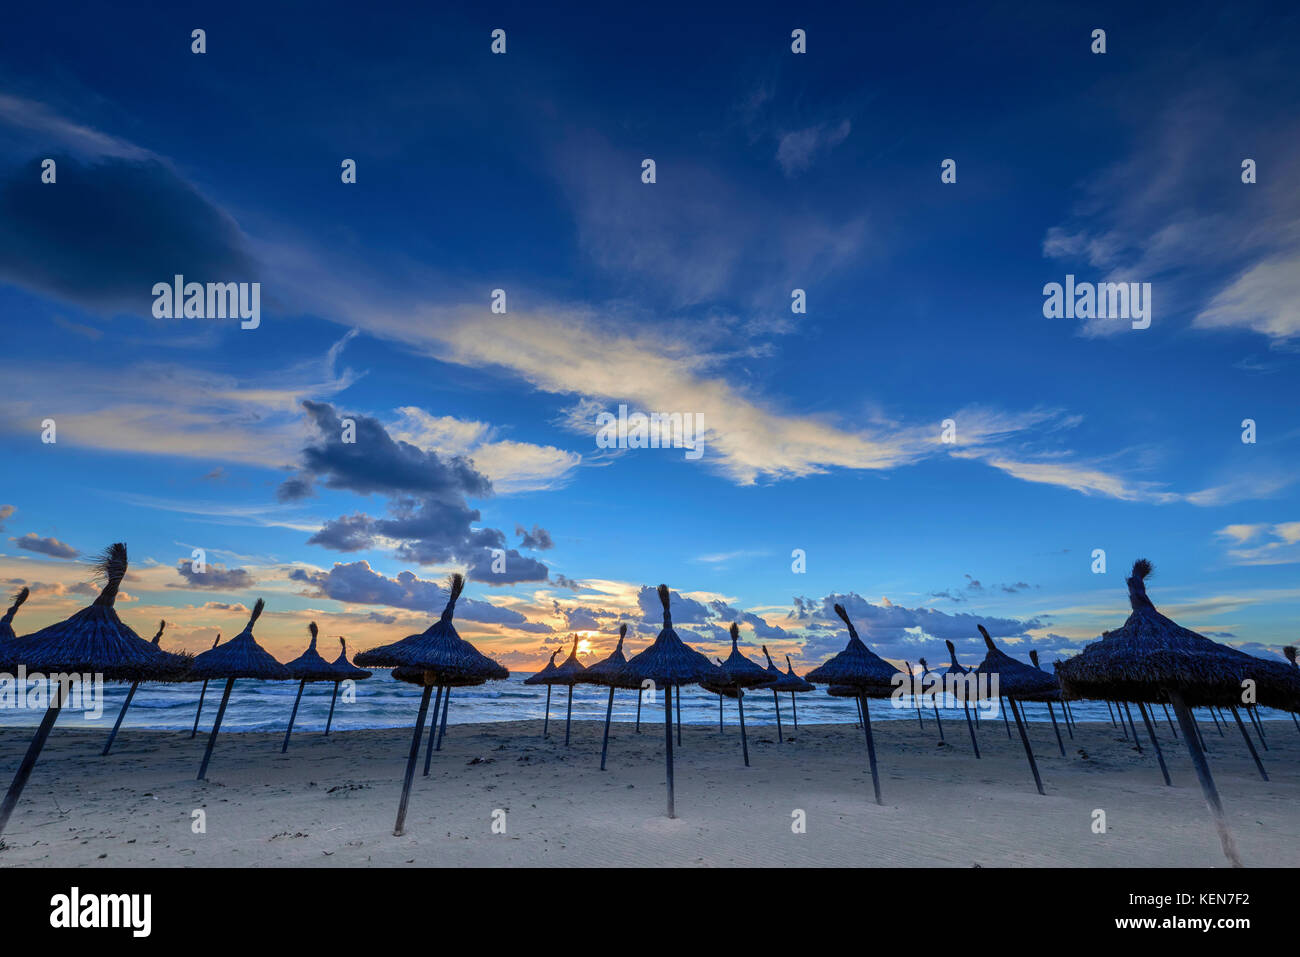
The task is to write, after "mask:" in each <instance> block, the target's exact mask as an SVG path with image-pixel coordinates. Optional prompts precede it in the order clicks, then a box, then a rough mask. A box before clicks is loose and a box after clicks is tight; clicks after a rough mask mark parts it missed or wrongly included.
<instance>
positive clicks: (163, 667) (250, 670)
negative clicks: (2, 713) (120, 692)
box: [0, 543, 370, 834]
mask: <svg viewBox="0 0 1300 957" xmlns="http://www.w3.org/2000/svg"><path fill="white" fill-rule="evenodd" d="M127 567H128V559H127V551H126V546H125V545H123V544H121V543H117V544H114V545H110V546H109V547H108V549H107V550H106V551H105V552H104V555H103V556H102V557H101V558H100V560H99V561H98V562H97V563H96V565H95V572H96V577H98V578H100V579H102V580H103V583H104V584H103V588H102V589H101V591H100V593H99V596H98V597H97V598H96V599H95V601H94V602H93V603H92V604H90V605H89V606H87V607H86V608H83V609H82V610H81V611H79V612H77V613H76V614H74V615H72V616H71V617H70V618H67V619H65V620H63V621H60V622H57V623H55V624H53V625H50V626H48V627H46V628H42V629H41V630H40V631H36V632H33V633H32V634H30V635H26V636H24V637H21V638H19V637H17V636H16V635H15V633H14V630H13V619H14V615H15V613H16V612H17V610H18V608H19V607H20V606H21V605H22V604H23V602H24V601H26V599H27V596H28V589H26V588H24V589H22V590H21V591H20V592H19V593H18V595H16V596H15V599H14V602H13V604H12V606H11V607H10V608H9V610H8V611H7V612H6V614H5V616H4V618H3V619H2V620H0V670H4V671H12V670H15V669H17V668H18V667H20V666H21V667H25V668H26V669H27V672H28V673H29V674H36V673H39V674H45V675H49V676H55V675H82V674H95V675H100V676H102V678H103V679H104V680H105V681H123V682H129V683H130V688H129V690H128V691H127V695H126V699H125V700H124V702H123V704H122V709H121V711H120V712H119V713H118V716H117V720H116V721H115V722H114V724H113V729H112V731H111V732H110V733H109V736H108V740H107V741H106V742H105V744H104V749H103V751H102V752H101V753H102V754H104V755H107V754H108V753H109V750H110V749H111V748H112V746H113V742H114V740H115V739H116V737H117V733H118V730H119V729H120V728H121V726H122V720H123V718H125V716H126V711H127V709H128V708H129V707H130V705H131V702H132V700H133V699H134V697H135V693H136V689H137V688H138V687H139V685H140V684H141V683H142V682H182V681H185V682H190V681H202V682H203V690H202V692H201V693H200V699H199V710H200V712H201V711H202V707H203V696H204V695H205V694H206V691H207V683H208V681H209V680H213V679H225V682H226V684H225V688H224V690H223V692H222V696H221V704H220V706H219V707H218V709H217V715H216V719H215V721H214V722H213V726H212V732H211V733H210V734H209V736H208V741H207V747H206V750H205V751H204V755H203V760H202V764H201V765H200V767H199V774H198V777H199V780H203V779H204V778H205V777H206V776H207V769H208V762H209V761H210V760H211V758H212V751H213V748H214V746H215V744H216V740H217V734H218V732H219V731H220V730H221V721H222V718H223V717H224V716H225V713H226V707H227V705H228V704H229V703H230V692H231V690H232V689H233V687H234V684H235V681H236V680H237V679H239V678H257V679H262V680H269V681H288V680H292V679H294V678H297V679H298V680H299V686H298V698H296V699H295V701H294V709H293V713H292V714H291V716H290V719H289V733H291V732H292V730H293V722H294V718H295V717H296V715H297V710H298V702H299V700H300V699H301V696H302V689H303V687H304V686H305V685H306V684H307V683H308V682H320V681H326V682H331V683H333V685H334V695H335V696H337V694H338V688H339V685H340V684H342V682H344V681H347V680H360V679H363V678H368V677H370V672H368V671H364V670H362V669H360V668H356V667H355V666H353V665H351V664H350V663H349V662H348V660H347V646H346V643H344V644H343V649H342V652H341V653H340V655H339V657H338V658H337V659H336V660H335V661H334V662H332V663H330V662H326V661H325V660H324V659H323V658H322V657H321V656H320V655H319V653H318V652H317V651H316V624H315V622H313V623H312V624H311V626H310V632H311V642H310V644H309V646H308V648H307V651H306V652H304V653H303V655H301V656H300V657H298V658H296V659H295V660H294V661H291V662H289V664H287V665H283V664H281V663H280V662H279V661H277V660H276V659H275V657H274V656H272V655H271V654H270V653H269V652H268V651H266V650H265V649H264V648H262V646H261V645H259V644H258V643H257V640H256V638H254V637H253V625H254V624H255V623H256V622H257V619H258V617H259V616H260V615H261V614H262V609H263V608H264V607H265V603H264V602H263V600H262V599H260V598H259V599H258V600H257V602H256V603H255V604H254V606H253V610H252V614H251V615H250V616H249V620H248V624H247V625H246V626H245V627H244V630H243V631H242V632H240V633H239V634H238V635H237V636H236V637H235V638H233V639H232V640H230V641H228V642H227V643H226V644H224V645H219V644H216V643H214V645H213V647H212V648H211V649H209V650H208V651H205V652H203V653H202V654H200V655H197V656H192V655H188V654H177V653H173V652H168V651H164V650H163V649H162V647H161V639H162V636H163V631H164V629H165V627H166V623H165V622H159V625H158V631H157V633H156V634H155V635H154V637H153V640H152V641H146V640H144V639H143V638H141V637H140V636H139V635H138V634H136V633H135V631H134V630H132V628H131V627H130V626H129V625H127V624H126V623H125V622H123V621H122V619H121V618H120V617H118V614H117V610H116V608H115V603H116V600H117V594H118V590H119V588H120V587H121V583H122V579H123V578H124V577H125V576H126V571H127ZM220 640H221V639H220V636H218V637H217V642H220ZM342 641H343V639H340V642H342ZM69 690H70V689H69V686H68V685H67V684H65V683H63V682H59V683H57V684H56V686H55V688H54V693H53V697H52V699H51V700H50V702H49V705H48V707H47V708H46V712H45V715H44V716H43V717H42V719H41V722H40V724H39V726H38V727H37V729H36V733H35V735H34V736H33V737H32V741H31V744H30V745H29V746H28V748H27V752H26V754H24V756H23V759H22V761H21V763H20V764H19V767H18V770H17V772H16V773H15V775H14V779H13V781H12V783H11V784H10V786H9V789H8V790H7V791H6V793H5V796H4V799H3V802H0V834H3V833H4V829H5V826H6V825H7V824H8V822H9V818H10V816H11V815H12V814H13V811H14V808H15V807H16V806H17V804H18V800H19V798H20V797H21V795H22V792H23V788H24V787H25V786H26V784H27V781H28V779H29V778H30V777H31V774H32V771H33V769H34V768H35V766H36V762H37V759H38V758H39V757H40V754H41V751H42V750H43V748H44V747H45V742H46V740H47V739H48V738H49V735H50V732H51V730H52V729H53V727H54V723H55V721H56V720H57V719H58V716H59V712H60V711H61V710H62V708H63V706H64V704H65V703H66V697H65V696H66V695H67V694H68V692H69ZM333 709H334V699H333V698H332V699H331V702H330V720H331V721H332V720H333ZM197 727H198V715H197V714H196V716H195V729H196V731H197ZM326 728H327V730H326V733H327V734H328V723H327V726H326ZM192 736H193V735H191V737H192ZM288 741H289V737H288V733H286V736H285V744H284V748H287V747H288Z"/></svg>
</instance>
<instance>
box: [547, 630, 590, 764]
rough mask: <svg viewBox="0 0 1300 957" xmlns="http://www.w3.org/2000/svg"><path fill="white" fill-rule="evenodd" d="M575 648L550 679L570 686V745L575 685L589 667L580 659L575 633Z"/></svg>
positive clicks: (567, 720)
mask: <svg viewBox="0 0 1300 957" xmlns="http://www.w3.org/2000/svg"><path fill="white" fill-rule="evenodd" d="M571 637H572V638H573V650H572V651H570V652H569V657H567V658H565V659H564V662H563V663H562V664H558V665H556V666H555V670H554V671H553V672H551V676H550V680H551V683H552V684H557V685H568V686H569V709H568V711H567V713H566V714H565V716H564V746H565V747H566V748H567V747H568V746H569V726H570V725H571V724H572V722H573V686H574V685H576V684H578V683H580V682H581V681H582V674H583V672H584V671H586V670H587V669H586V668H584V667H583V666H582V662H581V661H579V660H578V636H577V635H573V636H571Z"/></svg>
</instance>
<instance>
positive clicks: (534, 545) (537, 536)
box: [515, 525, 555, 552]
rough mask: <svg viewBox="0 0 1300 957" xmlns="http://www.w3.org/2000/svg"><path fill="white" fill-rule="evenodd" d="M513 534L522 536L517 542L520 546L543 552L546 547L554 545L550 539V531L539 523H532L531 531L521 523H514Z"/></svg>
mask: <svg viewBox="0 0 1300 957" xmlns="http://www.w3.org/2000/svg"><path fill="white" fill-rule="evenodd" d="M515 534H516V535H519V536H522V538H521V539H520V542H519V547H520V548H531V549H533V550H534V551H538V552H544V551H546V550H547V549H548V548H554V547H555V542H553V541H551V533H550V532H548V531H547V530H546V529H544V528H542V527H541V526H540V525H534V526H533V530H532V531H531V532H530V531H529V530H528V529H526V528H524V527H523V526H522V525H516V526H515Z"/></svg>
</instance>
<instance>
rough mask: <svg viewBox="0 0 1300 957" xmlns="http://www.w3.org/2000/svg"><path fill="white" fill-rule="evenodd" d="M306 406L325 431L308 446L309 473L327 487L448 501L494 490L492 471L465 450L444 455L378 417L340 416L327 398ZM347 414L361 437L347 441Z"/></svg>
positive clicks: (306, 464) (306, 463)
mask: <svg viewBox="0 0 1300 957" xmlns="http://www.w3.org/2000/svg"><path fill="white" fill-rule="evenodd" d="M302 406H303V408H304V409H306V410H307V416H308V418H309V419H310V420H311V422H312V424H313V425H314V426H315V427H316V430H317V432H318V433H319V436H318V441H317V442H315V443H314V444H308V445H307V446H306V447H305V448H304V449H303V451H302V457H303V466H304V467H303V473H304V475H310V476H312V477H314V478H316V479H318V480H319V481H320V483H321V484H322V485H324V486H325V487H326V488H332V489H347V490H349V491H352V492H359V493H360V494H362V495H369V494H371V493H373V492H378V493H380V494H383V495H403V494H405V495H420V496H429V497H433V498H438V499H442V500H446V501H457V500H459V499H461V498H463V497H465V496H472V497H478V498H482V497H483V496H486V495H490V494H491V493H492V483H491V482H490V481H489V480H488V478H487V476H486V475H483V474H482V473H481V472H479V471H478V470H477V469H475V468H474V465H473V463H471V462H470V461H469V459H466V458H464V457H463V456H459V455H457V456H452V457H450V458H445V459H444V458H443V457H442V456H440V455H438V454H437V453H436V452H426V451H424V450H423V449H421V448H417V447H416V446H414V445H412V444H411V443H409V442H402V441H400V440H396V439H393V438H392V437H391V436H390V435H389V434H388V431H387V430H386V429H385V428H384V427H383V425H382V424H381V423H380V422H379V420H378V419H375V418H371V417H370V416H368V415H348V416H340V415H339V414H338V413H337V412H336V411H335V410H334V407H333V406H331V405H330V404H329V403H327V402H312V401H310V400H307V401H304V402H303V404H302ZM343 418H348V419H351V420H352V422H353V423H355V426H356V435H355V439H356V441H355V442H344V441H343V421H342V420H343ZM290 481H292V480H290Z"/></svg>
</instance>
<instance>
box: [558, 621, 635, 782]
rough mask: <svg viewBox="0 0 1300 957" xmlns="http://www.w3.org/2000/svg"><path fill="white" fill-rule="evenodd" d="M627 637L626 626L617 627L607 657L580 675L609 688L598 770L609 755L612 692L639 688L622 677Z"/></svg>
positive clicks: (583, 678) (625, 661) (612, 711)
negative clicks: (612, 644)
mask: <svg viewBox="0 0 1300 957" xmlns="http://www.w3.org/2000/svg"><path fill="white" fill-rule="evenodd" d="M625 637H627V625H625V624H622V625H619V626H618V644H617V645H615V646H614V650H613V651H612V652H610V654H609V656H608V657H606V658H602V659H601V660H600V661H597V662H596V663H595V664H592V665H588V666H587V670H586V671H584V672H583V673H582V679H581V680H582V681H583V682H584V683H586V684H593V685H600V686H601V687H607V688H609V701H608V702H606V704H605V737H604V738H603V739H602V741H601V744H600V769H601V770H602V771H604V770H605V756H606V755H607V754H608V753H609V722H610V718H611V717H612V716H613V714H614V691H615V689H617V688H625V689H638V690H637V693H638V695H639V694H640V690H639V688H640V686H639V685H636V684H632V683H630V682H628V681H627V680H626V679H625V678H623V677H622V672H623V668H624V666H625V665H626V664H627V656H626V655H624V654H623V639H624V638H625ZM554 662H555V657H554V655H552V656H551V663H552V664H554Z"/></svg>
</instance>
